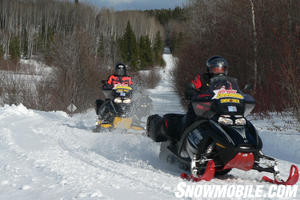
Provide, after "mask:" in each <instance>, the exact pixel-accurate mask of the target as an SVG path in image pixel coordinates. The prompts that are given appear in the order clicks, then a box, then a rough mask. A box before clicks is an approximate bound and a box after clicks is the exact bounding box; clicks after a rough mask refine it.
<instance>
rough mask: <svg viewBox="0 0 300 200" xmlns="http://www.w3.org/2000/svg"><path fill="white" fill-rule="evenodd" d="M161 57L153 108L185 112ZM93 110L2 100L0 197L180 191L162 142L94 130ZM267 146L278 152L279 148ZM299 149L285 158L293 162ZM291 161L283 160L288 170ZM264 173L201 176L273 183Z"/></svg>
mask: <svg viewBox="0 0 300 200" xmlns="http://www.w3.org/2000/svg"><path fill="white" fill-rule="evenodd" d="M164 59H165V60H166V62H167V67H166V69H165V72H163V71H162V77H163V79H162V81H161V82H160V83H159V85H158V87H157V88H155V89H153V90H150V91H149V93H150V95H151V98H152V99H153V101H154V102H153V103H154V111H153V112H155V113H159V114H164V113H167V112H183V109H182V107H181V106H180V103H179V99H178V97H177V96H176V93H175V92H174V90H173V89H172V82H170V81H169V79H168V78H166V76H164V74H166V73H169V72H170V71H171V70H172V68H173V66H174V65H173V64H172V62H173V58H172V56H171V55H164ZM95 117H96V116H95V113H94V111H93V110H91V111H90V112H87V113H85V114H79V115H75V116H74V117H73V118H70V117H69V116H68V115H67V114H65V113H64V112H41V111H34V110H28V109H27V108H25V107H24V106H22V105H19V106H5V107H2V108H0V200H2V199H3V200H31V199H49V200H50V199H51V200H52V199H130V200H131V199H137V200H139V199H175V191H176V187H177V184H178V183H180V182H181V181H182V180H181V179H180V178H179V174H180V172H181V171H180V170H178V169H176V168H170V166H168V165H167V164H165V163H163V162H161V161H160V160H159V159H158V154H159V144H155V143H154V142H152V141H151V140H150V139H149V138H147V137H145V136H144V135H142V134H141V135H138V134H121V133H118V132H117V131H116V132H113V133H100V134H95V133H92V128H94V123H95ZM257 124H258V125H259V128H260V129H261V132H263V135H271V136H266V137H267V138H268V139H269V140H274V142H275V141H276V139H277V137H273V138H272V135H280V137H282V138H283V136H282V134H281V133H280V132H272V131H270V130H268V129H266V128H265V127H266V124H267V122H264V121H258V122H257ZM291 133H292V134H291V135H290V137H291V138H290V148H288V149H285V151H284V152H286V153H287V154H288V153H290V155H295V154H294V152H295V151H297V145H296V144H298V143H299V142H300V139H299V137H297V135H293V133H294V132H292V131H291ZM269 143H271V142H269ZM277 143H279V142H277ZM292 144H293V145H292ZM265 147H266V148H267V149H271V150H270V151H272V153H273V154H275V155H280V153H281V152H282V151H281V149H276V148H273V147H272V146H271V147H270V146H267V145H265ZM296 156H297V157H293V156H290V157H289V158H288V159H286V160H292V161H293V162H295V160H294V159H297V158H298V155H296ZM282 159H283V158H282ZM297 163H300V162H297ZM290 164H291V163H289V162H286V161H282V162H281V165H280V168H281V169H282V173H283V174H282V175H283V176H285V177H286V176H287V175H288V173H289V166H290ZM263 175H264V174H263V173H261V174H259V173H257V172H254V171H249V172H244V171H239V170H233V171H232V172H231V176H228V177H226V178H224V179H222V180H221V179H213V180H212V181H211V182H201V183H199V184H218V185H224V184H238V185H252V184H254V185H256V184H260V185H269V184H267V183H261V182H260V181H259V180H260V179H261V177H262V176H263ZM297 197H300V193H299V190H298V196H297Z"/></svg>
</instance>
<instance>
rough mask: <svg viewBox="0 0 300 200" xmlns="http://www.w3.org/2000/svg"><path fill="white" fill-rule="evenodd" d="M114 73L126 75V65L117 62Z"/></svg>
mask: <svg viewBox="0 0 300 200" xmlns="http://www.w3.org/2000/svg"><path fill="white" fill-rule="evenodd" d="M115 75H116V76H125V75H126V65H124V64H123V63H119V64H117V65H116V67H115Z"/></svg>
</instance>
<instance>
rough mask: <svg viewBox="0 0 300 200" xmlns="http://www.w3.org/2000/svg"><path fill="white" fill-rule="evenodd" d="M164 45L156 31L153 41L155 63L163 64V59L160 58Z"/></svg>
mask: <svg viewBox="0 0 300 200" xmlns="http://www.w3.org/2000/svg"><path fill="white" fill-rule="evenodd" d="M163 50H164V46H163V42H162V39H161V36H160V32H159V31H158V32H157V33H156V36H155V41H154V48H153V52H154V62H155V64H159V65H163V63H164V62H163V59H162V54H163Z"/></svg>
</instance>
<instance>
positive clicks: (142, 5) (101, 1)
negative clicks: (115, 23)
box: [79, 0, 185, 10]
mask: <svg viewBox="0 0 300 200" xmlns="http://www.w3.org/2000/svg"><path fill="white" fill-rule="evenodd" d="M79 2H87V3H90V4H93V5H96V6H98V7H99V8H101V7H106V8H113V9H114V10H146V9H161V8H175V7H176V6H181V5H182V4H183V2H185V0H79Z"/></svg>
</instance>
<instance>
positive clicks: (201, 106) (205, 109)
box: [192, 75, 255, 118]
mask: <svg viewBox="0 0 300 200" xmlns="http://www.w3.org/2000/svg"><path fill="white" fill-rule="evenodd" d="M192 104H193V108H194V111H195V113H196V114H197V115H198V116H201V117H205V118H212V117H213V116H215V115H216V114H217V115H230V116H232V115H243V116H245V115H247V114H249V113H250V112H251V111H252V110H253V108H254V105H255V100H254V99H253V98H252V97H251V96H250V95H247V94H244V93H243V92H242V91H241V90H240V88H239V86H238V83H237V80H236V79H235V78H232V77H228V76H224V75H220V76H216V77H213V78H212V79H211V80H210V84H209V90H208V91H207V96H206V98H200V99H197V100H196V101H194V102H192Z"/></svg>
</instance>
